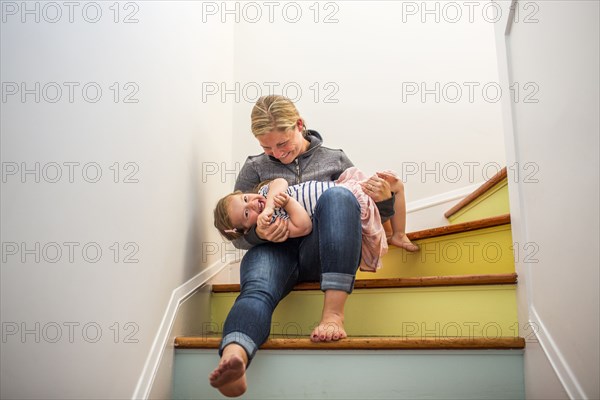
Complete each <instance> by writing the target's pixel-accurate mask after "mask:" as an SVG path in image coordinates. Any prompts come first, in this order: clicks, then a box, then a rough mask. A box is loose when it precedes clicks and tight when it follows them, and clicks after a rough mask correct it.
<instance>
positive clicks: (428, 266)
mask: <svg viewBox="0 0 600 400" xmlns="http://www.w3.org/2000/svg"><path fill="white" fill-rule="evenodd" d="M408 237H409V238H410V239H411V240H413V241H414V242H415V243H417V244H418V245H419V246H420V248H421V250H420V251H418V252H416V253H409V252H407V251H406V250H404V249H400V248H398V247H395V246H390V249H389V251H388V253H387V254H386V255H385V256H384V257H383V260H382V261H383V267H382V268H381V269H380V270H378V271H377V272H375V273H373V272H363V271H359V272H358V273H357V275H356V277H357V279H386V278H415V277H428V276H449V275H489V274H510V273H514V272H515V263H514V254H513V250H512V246H513V243H512V232H511V226H510V215H509V214H506V215H502V216H497V217H493V218H486V219H483V220H478V221H471V222H465V223H460V224H455V225H449V226H443V227H439V228H434V229H427V230H423V231H418V232H412V233H409V234H408Z"/></svg>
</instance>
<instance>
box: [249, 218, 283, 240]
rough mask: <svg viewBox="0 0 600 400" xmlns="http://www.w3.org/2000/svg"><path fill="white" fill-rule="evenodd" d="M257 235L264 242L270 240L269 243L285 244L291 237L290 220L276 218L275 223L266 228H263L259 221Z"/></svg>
mask: <svg viewBox="0 0 600 400" xmlns="http://www.w3.org/2000/svg"><path fill="white" fill-rule="evenodd" d="M259 219H260V218H259ZM256 235H257V236H258V237H259V238H261V239H262V240H268V241H269V242H275V243H279V242H285V241H286V240H287V239H288V237H289V235H290V231H289V229H288V220H287V219H283V218H275V221H273V223H272V224H268V225H266V226H261V225H260V224H259V223H258V221H257V223H256Z"/></svg>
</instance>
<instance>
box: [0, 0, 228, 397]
mask: <svg viewBox="0 0 600 400" xmlns="http://www.w3.org/2000/svg"><path fill="white" fill-rule="evenodd" d="M113 3H114V2H97V3H93V2H85V3H79V2H75V3H73V2H72V3H70V4H71V5H70V6H69V5H66V3H63V2H58V3H52V4H53V5H52V4H51V5H50V6H47V5H46V3H45V2H27V3H24V2H2V4H1V6H2V25H1V63H2V65H1V80H2V83H3V87H2V96H3V98H2V103H1V114H2V122H1V141H2V150H1V155H2V172H3V178H2V179H3V181H2V206H1V207H2V209H1V214H2V218H1V219H2V228H1V229H2V246H3V247H2V258H3V260H2V268H1V271H0V272H1V279H0V282H1V306H0V307H1V318H2V343H1V346H2V350H1V352H0V353H1V358H0V361H1V377H2V383H1V385H0V387H1V397H2V398H3V399H4V398H7V399H8V398H10V399H19V398H44V399H49V398H54V399H67V398H72V399H85V398H89V399H92V398H93V399H100V398H102V399H110V398H112V399H124V398H130V397H131V396H132V394H133V393H134V389H135V387H136V384H137V382H138V379H139V378H140V374H141V372H142V369H143V367H144V364H145V362H146V359H147V357H148V354H149V351H150V348H151V345H152V343H153V340H154V337H155V335H156V334H157V331H158V328H159V324H160V322H161V319H162V317H163V314H164V312H165V309H166V307H167V304H168V302H169V298H170V296H171V293H172V291H173V290H174V289H175V288H177V287H178V286H180V285H181V284H182V283H184V282H186V281H187V280H189V279H190V278H192V277H193V276H195V275H196V274H197V273H199V272H200V271H201V270H203V269H204V268H205V267H207V266H208V265H211V264H214V263H215V262H219V260H220V258H221V254H220V250H218V251H216V250H215V247H213V243H219V244H220V243H221V240H220V239H219V238H218V235H217V234H216V232H215V231H214V228H212V206H213V204H214V203H215V201H216V199H217V196H218V195H220V192H222V191H223V190H225V189H222V188H223V187H224V184H223V183H222V182H221V181H222V180H221V179H220V176H219V175H218V174H212V172H211V175H207V174H206V172H207V171H212V169H211V168H212V166H214V165H215V164H218V163H221V162H229V161H230V160H231V146H232V142H231V130H232V122H231V121H232V108H231V106H230V105H227V104H221V103H206V102H203V101H202V82H203V81H212V80H228V79H231V77H232V76H233V68H232V64H233V29H232V28H231V27H230V26H227V25H225V24H221V23H212V22H210V21H208V22H206V23H202V22H201V21H202V15H201V13H202V10H201V3H196V2H172V3H169V4H168V5H166V3H163V2H129V3H125V2H120V3H114V4H113ZM73 4H76V5H75V6H73ZM22 7H27V10H29V12H23V9H22ZM69 7H74V8H69ZM111 7H112V8H111ZM98 11H99V12H100V14H98ZM117 11H118V13H117ZM58 13H60V16H59V14H58ZM36 18H37V19H38V20H37V21H36ZM70 18H71V19H72V22H70ZM115 20H116V21H117V22H115ZM126 20H127V22H128V23H125V21H126ZM36 82H39V83H40V86H39V89H36ZM115 82H117V86H115V85H114V83H115ZM13 83H14V84H13ZM21 84H24V85H25V86H23V87H21ZM15 85H16V86H15ZM86 85H87V86H86ZM84 87H85V88H86V91H85V92H83V93H82V89H83V88H84ZM22 88H23V89H26V90H28V92H27V93H26V94H24V95H23V97H22V96H21V95H22V93H23V92H22V91H21V89H22ZM57 88H58V89H61V90H62V95H59V92H58V91H57V90H58V89H57ZM69 88H72V89H73V92H72V97H71V98H70V94H69ZM97 88H100V89H101V90H102V94H101V96H100V97H97V92H96V90H97ZM117 88H118V93H117ZM15 90H18V91H17V92H15ZM13 93H14V94H13ZM115 96H116V97H115ZM36 97H37V99H36ZM77 163H78V164H77ZM115 163H118V164H115ZM127 163H130V164H127ZM36 165H37V166H38V167H36ZM70 167H71V168H73V169H72V170H71V171H72V173H71V175H69V171H70V170H69V168H70ZM84 167H85V169H84ZM24 168H26V169H28V170H32V171H33V172H31V173H29V172H27V173H26V174H25V175H22V172H23V170H24ZM36 168H38V171H39V172H37V173H36V172H35V169H36ZM98 172H100V173H101V176H97V173H98ZM117 172H118V174H117ZM203 172H205V173H204V174H203ZM115 243H117V244H116V245H115ZM36 246H38V247H37V248H36ZM84 248H85V250H86V251H84V252H83V253H82V250H83V249H84ZM207 248H210V249H211V251H206V249H207ZM71 249H72V250H73V252H72V254H70V250H71ZM98 249H99V250H100V251H101V255H97V253H96V251H97V250H98ZM58 251H60V252H61V254H59V253H57V252H58ZM36 258H37V260H36ZM127 261H133V262H127Z"/></svg>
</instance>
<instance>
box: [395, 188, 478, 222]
mask: <svg viewBox="0 0 600 400" xmlns="http://www.w3.org/2000/svg"><path fill="white" fill-rule="evenodd" d="M479 186H481V184H479V183H478V184H475V185H470V186H465V187H462V188H460V189H456V190H451V191H449V192H445V193H441V194H437V195H435V196H431V197H426V198H424V199H420V200H415V201H411V202H410V203H407V204H406V213H407V214H409V213H413V212H416V211H420V210H423V209H426V208H431V207H435V206H438V205H440V204H444V203H448V202H450V201H454V200H458V199H462V198H464V197H466V196H467V195H469V194H471V193H472V192H474V191H475V190H476V189H477V188H478V187H479Z"/></svg>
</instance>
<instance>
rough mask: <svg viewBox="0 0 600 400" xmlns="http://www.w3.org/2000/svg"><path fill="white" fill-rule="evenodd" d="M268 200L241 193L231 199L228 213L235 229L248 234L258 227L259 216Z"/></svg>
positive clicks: (256, 195)
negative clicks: (254, 227)
mask: <svg viewBox="0 0 600 400" xmlns="http://www.w3.org/2000/svg"><path fill="white" fill-rule="evenodd" d="M265 204H266V199H265V198H264V197H263V196H261V195H259V194H254V193H241V194H237V195H234V196H232V197H231V200H230V201H229V207H227V211H228V213H229V219H230V220H231V223H232V224H233V226H234V227H236V228H237V229H243V230H244V232H246V231H247V230H248V229H250V228H251V227H252V226H253V225H256V221H257V220H258V216H259V214H260V213H261V212H262V211H263V210H264V209H265Z"/></svg>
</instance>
